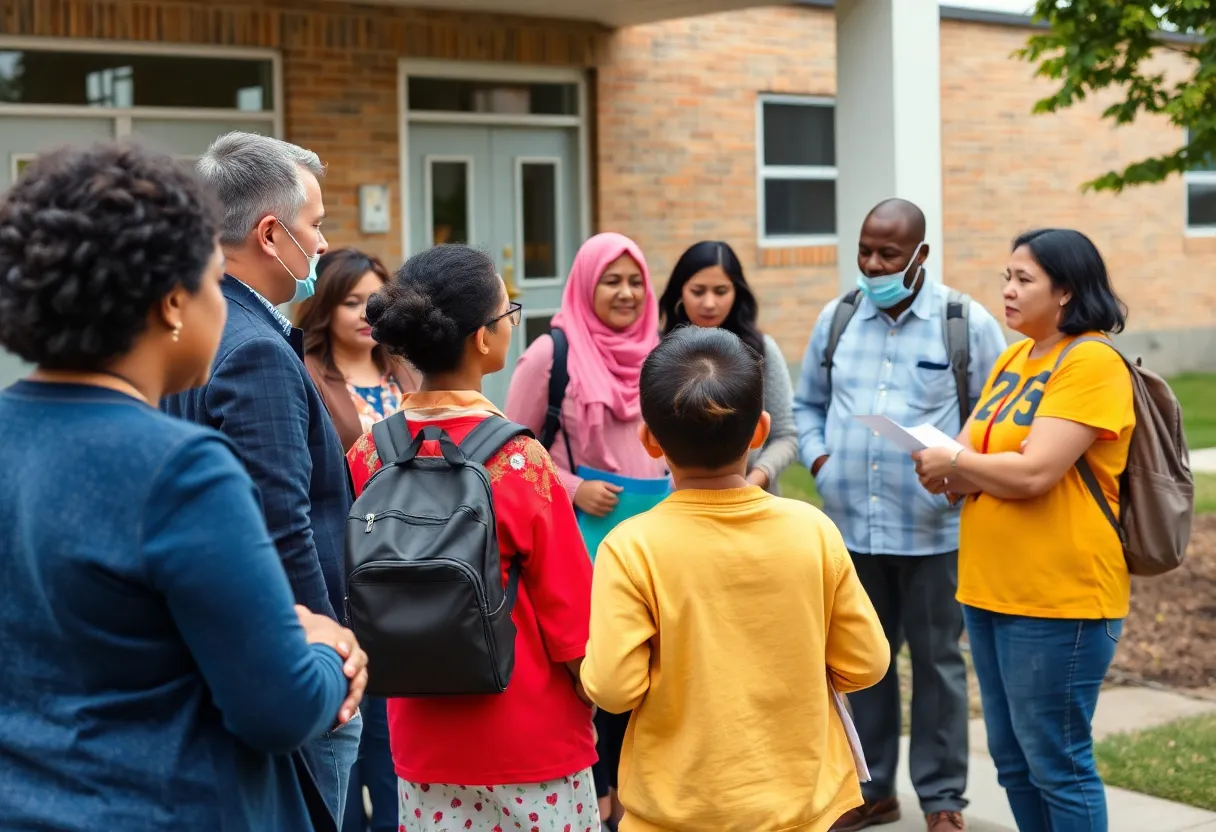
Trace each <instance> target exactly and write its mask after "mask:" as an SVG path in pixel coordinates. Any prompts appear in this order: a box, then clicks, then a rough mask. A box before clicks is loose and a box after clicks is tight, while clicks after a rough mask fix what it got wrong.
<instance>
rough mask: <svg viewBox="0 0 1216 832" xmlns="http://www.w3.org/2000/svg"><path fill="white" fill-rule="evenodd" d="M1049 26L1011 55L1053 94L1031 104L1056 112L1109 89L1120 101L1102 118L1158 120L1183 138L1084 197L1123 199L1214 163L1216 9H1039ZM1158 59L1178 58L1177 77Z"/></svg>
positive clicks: (1097, 1)
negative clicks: (1127, 192)
mask: <svg viewBox="0 0 1216 832" xmlns="http://www.w3.org/2000/svg"><path fill="white" fill-rule="evenodd" d="M1034 17H1035V19H1036V20H1037V21H1038V22H1040V23H1042V24H1046V26H1047V27H1048V28H1047V29H1045V30H1044V31H1043V32H1042V33H1037V34H1034V35H1032V36H1031V38H1030V40H1029V42H1028V43H1027V45H1026V47H1025V48H1023V49H1020V50H1018V51H1017V52H1016V53H1015V55H1017V56H1018V57H1020V58H1022V59H1023V60H1026V61H1029V62H1031V63H1036V64H1038V68H1037V70H1036V73H1035V74H1036V75H1039V76H1042V77H1045V78H1051V79H1054V80H1056V81H1059V82H1060V88H1059V89H1058V90H1057V91H1056V92H1055V93H1054V94H1053V95H1050V96H1048V97H1047V98H1044V99H1043V100H1041V101H1039V102H1037V103H1036V104H1035V108H1034V110H1035V112H1036V113H1054V112H1057V111H1059V110H1063V109H1066V108H1068V107H1071V106H1072V105H1074V104H1076V103H1077V102H1079V101H1083V100H1084V99H1085V98H1087V97H1088V96H1090V95H1092V94H1094V93H1096V92H1098V91H1100V90H1104V89H1107V88H1114V89H1116V90H1119V91H1120V98H1121V99H1122V100H1120V101H1117V102H1116V103H1114V104H1112V105H1110V106H1109V107H1107V108H1106V109H1105V110H1104V111H1103V113H1102V117H1103V118H1105V119H1109V120H1111V121H1113V122H1114V123H1115V124H1130V123H1131V122H1133V121H1135V119H1136V118H1138V117H1140V116H1142V115H1146V114H1147V115H1154V116H1160V117H1164V118H1166V119H1168V120H1169V122H1170V123H1171V124H1174V125H1176V126H1177V127H1179V128H1183V129H1184V130H1185V131H1186V132H1185V133H1184V135H1185V136H1186V139H1185V144H1184V145H1183V146H1182V147H1179V148H1178V149H1177V150H1175V151H1174V152H1172V153H1167V154H1164V155H1161V156H1155V157H1153V158H1150V159H1143V160H1141V161H1138V162H1135V163H1133V164H1131V165H1128V166H1127V167H1126V168H1124V169H1123V170H1122V171H1109V172H1107V173H1104V174H1102V175H1101V176H1098V177H1097V178H1096V179H1093V180H1091V181H1089V182H1086V183H1085V185H1084V188H1085V189H1086V190H1091V189H1092V190H1099V191H1122V190H1123V189H1124V188H1126V187H1129V186H1133V185H1142V184H1146V183H1151V182H1160V181H1162V180H1163V179H1165V178H1167V177H1168V176H1170V175H1172V174H1175V173H1180V172H1182V171H1186V170H1190V169H1192V168H1197V167H1199V166H1200V165H1202V164H1204V160H1206V159H1216V3H1214V2H1212V0H1036V3H1035V9H1034ZM1162 50H1170V51H1173V52H1177V53H1180V54H1181V55H1183V56H1185V63H1186V72H1185V73H1184V75H1183V77H1180V78H1174V79H1167V77H1166V75H1165V73H1164V72H1162V71H1161V67H1160V64H1159V63H1157V62H1156V61H1154V58H1155V56H1157V55H1158V54H1159V53H1160V52H1161V51H1162Z"/></svg>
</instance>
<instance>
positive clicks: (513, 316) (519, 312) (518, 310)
mask: <svg viewBox="0 0 1216 832" xmlns="http://www.w3.org/2000/svg"><path fill="white" fill-rule="evenodd" d="M523 317H524V307H523V304H522V303H512V304H511V305H510V306H508V307H507V311H506V312H503V313H502V314H501V315H495V316H494V317H493V318H490V320H488V321H486V322H485V323H484V324H482V326H489V325H490V324H493V323H497V322H498V321H501V320H502V319H503V318H506V319H507V320H509V321H510V322H511V326H519V322H520V321H521V320H523Z"/></svg>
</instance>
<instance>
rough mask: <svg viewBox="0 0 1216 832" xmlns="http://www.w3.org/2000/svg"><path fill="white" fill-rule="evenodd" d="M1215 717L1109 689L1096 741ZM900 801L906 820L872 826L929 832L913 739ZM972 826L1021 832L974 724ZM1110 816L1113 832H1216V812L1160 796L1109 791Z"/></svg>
mask: <svg viewBox="0 0 1216 832" xmlns="http://www.w3.org/2000/svg"><path fill="white" fill-rule="evenodd" d="M1213 712H1216V702H1207V701H1202V700H1197V699H1191V698H1188V697H1185V696H1180V695H1178V694H1174V693H1168V692H1164V691H1155V690H1150V689H1148V688H1132V687H1126V688H1109V689H1107V690H1104V691H1103V692H1102V695H1101V697H1100V698H1099V700H1098V711H1097V714H1096V715H1095V716H1094V737H1095V739H1101V738H1102V737H1105V736H1108V735H1110V734H1116V733H1124V732H1127V731H1136V730H1141V729H1145V728H1152V727H1155V726H1157V725H1163V724H1165V723H1167V722H1173V721H1174V720H1177V719H1182V718H1185V717H1188V716H1197V715H1199V714H1205V713H1213ZM901 754H902V760H901V763H900V772H899V785H898V788H899V799H900V804H901V805H902V807H903V811H904V818H903V820H901V821H899V822H898V823H893V824H890V825H888V826H879V827H873V828H874V829H876V830H884V832H925V821H924V819H923V818H922V816H921V814H920V808H919V806H918V805H917V801H916V792H915V790H914V789H913V788H912V782H911V780H910V779H909V777H908V767H907V759H908V738H907V737H904V739H903V743H902V744H901ZM967 798H968V799H969V800H970V801H971V806H970V807H969V808H968V809H967V812H966V817H967V826H968V829H970V830H972V832H1016V830H1017V825H1016V824H1015V823H1014V821H1013V815H1012V813H1011V812H1010V811H1009V803H1008V801H1007V800H1006V799H1005V792H1004V790H1003V789H1001V787H1000V786H999V785H998V784H997V781H996V767H995V766H994V765H993V763H992V758H991V757H989V756H988V747H987V742H986V738H985V734H984V724H983V722H982V721H980V720H974V721H973V722H972V723H971V768H970V774H969V777H968V786H967ZM1106 800H1107V808H1108V815H1109V817H1110V829H1109V832H1145V830H1149V829H1151V830H1154V832H1216V812H1206V811H1203V810H1202V809H1195V808H1193V807H1190V806H1183V805H1181V804H1178V803H1171V802H1169V801H1167V800H1159V799H1158V798H1155V797H1149V796H1147V795H1142V794H1138V793H1136V792H1129V791H1124V790H1123V789H1116V788H1111V787H1109V786H1108V787H1107V789H1106Z"/></svg>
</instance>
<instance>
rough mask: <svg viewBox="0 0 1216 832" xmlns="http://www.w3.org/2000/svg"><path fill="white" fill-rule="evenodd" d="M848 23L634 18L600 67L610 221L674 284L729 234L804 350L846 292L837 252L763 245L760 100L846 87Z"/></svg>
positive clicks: (604, 225)
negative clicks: (701, 248)
mask: <svg viewBox="0 0 1216 832" xmlns="http://www.w3.org/2000/svg"><path fill="white" fill-rule="evenodd" d="M835 25H836V23H835V15H834V13H833V12H832V11H831V10H830V9H829V10H826V11H825V10H818V9H815V10H810V9H799V8H792V7H789V8H778V7H774V8H762V9H753V10H750V11H743V12H731V13H727V14H717V15H710V16H705V17H694V18H688V19H684V20H678V21H672V22H668V23H660V24H654V25H649V26H640V27H635V28H630V29H625V30H621V31H618V32H615V33H613V35H612V36H611V38H610V39H609V42H608V49H607V52H606V54H605V57H604V60H602V61H601V63H600V67H599V70H598V73H597V74H598V84H597V94H598V108H597V115H598V132H599V156H598V178H599V193H598V200H599V204H598V209H599V214H598V216H599V223H598V225H599V228H601V229H603V230H614V231H620V232H621V233H623V234H628V235H629V236H631V237H633V238H634V239H636V240H637V241H638V243H639V244H640V245H641V246H642V250H643V251H644V252H645V253H646V257H647V259H648V261H649V263H650V266H651V269H652V271H653V272H654V275H655V278H656V280H657V281H658V283H659V285H660V287H661V286H662V285H663V284H665V283H666V281H667V276H668V275H669V274H670V270H671V266H672V265H673V264H674V263H675V260H676V258H678V257H679V256H680V254H681V252H683V250H684V249H685V248H687V247H688V246H689V245H691V244H692V243H694V242H697V241H698V240H704V239H720V240H726V241H727V242H729V243H730V244H731V245H732V246H733V247H734V248H735V249H736V250H737V251H738V253H739V257H740V259H741V260H742V262H743V266H744V269H745V270H746V272H747V275H748V280H749V282H752V283H753V284H754V286H755V288H756V292H757V295H758V296H759V301H760V308H761V325H762V326H763V327H764V329H765V330H766V331H768V332H769V333H771V334H772V335H773V336H774V337H776V338H777V339H778V340H779V341H780V342H781V345H782V347H784V349H785V351H786V353H787V355H789V356H790V357H797V356H800V355H801V353H802V349H803V348H804V347H805V342H806V336H807V334H808V332H809V331H810V325H811V322H812V321H813V320H814V318H815V316H816V315H817V314H818V312H819V309H820V308H821V307H822V305H823V304H824V303H825V302H826V301H827V300H829V299H830V298H831V297H833V296H834V295H835V294H836V266H835V263H836V250H835V247H832V248H827V249H798V250H785V251H780V250H778V251H772V250H769V252H768V253H767V255H766V254H765V253H764V252H762V251H761V250H760V249H759V248H758V246H757V244H756V240H757V231H756V98H757V95H758V94H759V93H761V92H777V93H798V94H814V95H832V94H834V92H835V86H836V81H835V74H836V55H835V51H834V47H835V34H834V32H835ZM782 259H784V261H785V263H786V265H778V264H780V263H781V262H782ZM769 263H772V264H773V265H767V264H769Z"/></svg>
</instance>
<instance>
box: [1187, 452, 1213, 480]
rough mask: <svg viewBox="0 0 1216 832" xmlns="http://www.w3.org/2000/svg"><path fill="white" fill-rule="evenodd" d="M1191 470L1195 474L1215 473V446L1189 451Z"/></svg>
mask: <svg viewBox="0 0 1216 832" xmlns="http://www.w3.org/2000/svg"><path fill="white" fill-rule="evenodd" d="M1191 471H1192V472H1193V473H1196V474H1216V448H1201V449H1199V450H1197V451H1191Z"/></svg>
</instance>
